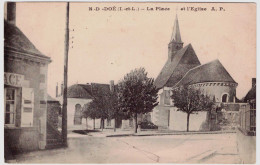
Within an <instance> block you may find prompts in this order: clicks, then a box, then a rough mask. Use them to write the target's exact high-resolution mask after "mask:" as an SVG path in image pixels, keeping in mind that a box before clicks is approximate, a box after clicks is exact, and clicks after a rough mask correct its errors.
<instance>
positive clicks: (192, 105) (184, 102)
mask: <svg viewBox="0 0 260 165" xmlns="http://www.w3.org/2000/svg"><path fill="white" fill-rule="evenodd" d="M172 92H173V94H172V96H171V98H172V99H173V103H174V106H175V107H177V108H178V110H180V111H182V112H185V113H187V132H188V131H189V119H190V114H192V113H194V112H197V111H210V110H211V108H212V106H213V105H214V101H213V100H211V99H210V97H209V96H208V95H205V94H203V93H202V92H201V90H200V89H197V88H194V87H191V86H181V87H178V88H175V89H173V91H172Z"/></svg>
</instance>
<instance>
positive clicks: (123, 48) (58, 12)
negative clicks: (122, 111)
mask: <svg viewBox="0 0 260 165" xmlns="http://www.w3.org/2000/svg"><path fill="white" fill-rule="evenodd" d="M105 6H108V7H109V6H116V7H132V6H135V7H139V8H145V9H146V8H147V7H168V8H170V10H169V11H146V10H144V11H89V7H105ZM183 7H206V8H207V9H208V10H207V11H198V12H194V11H181V8H183ZM211 7H215V8H218V7H223V8H224V9H225V11H214V12H213V11H209V10H210V9H211ZM65 8H66V4H65V3H46V2H45V3H38V2H36V3H17V26H18V27H19V28H20V29H21V30H22V31H23V32H24V34H25V35H26V36H27V37H28V38H29V39H30V40H31V41H32V42H33V43H34V45H35V46H36V47H37V48H38V50H40V51H41V52H42V53H43V54H44V55H46V56H49V57H51V59H52V63H51V64H49V72H48V92H49V94H50V95H52V96H54V95H55V86H56V83H57V82H59V84H60V82H61V81H62V80H63V61H64V34H65V31H64V30H65ZM176 9H177V13H178V18H179V25H180V31H181V37H182V41H183V42H184V46H185V45H187V44H189V43H191V44H192V46H193V48H194V50H195V52H196V54H197V56H198V58H199V60H200V62H201V63H202V64H204V63H207V62H210V61H212V60H215V59H219V60H220V62H221V63H222V64H223V65H224V67H225V68H226V69H227V71H228V72H229V73H230V75H231V76H232V77H233V78H234V80H235V81H236V82H237V83H238V87H237V96H238V98H242V97H243V96H245V94H246V93H247V92H248V90H249V89H250V88H251V78H252V77H256V8H255V4H253V3H248V4H246V3H236V4H230V3H222V4H221V3H212V4H206V3H197V4H196V3H190V4H188V3H136V4H133V3H117V4H115V3H106V4H105V3H71V6H70V29H71V32H70V35H71V37H72V36H73V38H74V39H71V40H70V50H69V73H68V76H69V78H68V84H69V85H72V84H75V83H88V82H97V83H109V81H110V80H115V82H116V83H117V81H118V80H119V79H121V78H122V77H123V76H124V75H125V74H126V73H128V72H129V71H130V70H132V69H134V68H137V67H144V68H145V69H146V71H148V73H149V76H150V77H153V78H156V77H157V75H158V74H159V72H160V71H161V69H162V67H163V65H164V63H165V62H166V60H167V57H168V43H169V41H170V38H171V33H172V28H173V24H174V19H175V15H176ZM72 29H74V31H72ZM72 41H73V44H72ZM72 46H73V48H72Z"/></svg>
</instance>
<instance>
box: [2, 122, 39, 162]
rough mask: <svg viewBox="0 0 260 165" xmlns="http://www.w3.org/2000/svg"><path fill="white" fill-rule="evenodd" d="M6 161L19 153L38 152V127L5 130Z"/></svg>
mask: <svg viewBox="0 0 260 165" xmlns="http://www.w3.org/2000/svg"><path fill="white" fill-rule="evenodd" d="M4 138H5V143H4V146H5V159H9V158H11V157H12V156H13V155H16V154H18V153H22V152H27V151H33V150H37V149H38V148H39V147H38V141H39V132H38V129H37V127H28V128H18V127H15V128H12V129H5V130H4Z"/></svg>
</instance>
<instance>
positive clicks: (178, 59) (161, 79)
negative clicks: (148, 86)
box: [154, 44, 200, 88]
mask: <svg viewBox="0 0 260 165" xmlns="http://www.w3.org/2000/svg"><path fill="white" fill-rule="evenodd" d="M185 55H186V59H185V60H182V59H183V57H184V56H185ZM189 58H191V59H192V60H189ZM182 63H183V64H185V65H181V64H182ZM198 65H200V62H199V59H198V58H197V56H196V53H195V51H194V49H193V48H192V46H191V44H189V45H187V46H185V47H184V48H182V49H180V50H178V51H177V52H176V54H175V55H174V57H173V59H172V60H171V59H168V60H167V61H166V63H165V65H164V67H163V68H162V70H161V72H160V74H159V75H158V76H157V78H156V79H155V81H154V84H155V86H156V87H157V88H162V87H164V86H165V85H168V86H174V85H175V83H177V82H178V81H179V80H180V79H181V78H182V76H183V75H184V74H185V73H186V72H187V71H188V70H189V69H191V68H193V67H195V66H198ZM176 68H177V69H178V70H179V71H181V72H174V71H175V70H176ZM168 82H171V83H169V84H167V83H168Z"/></svg>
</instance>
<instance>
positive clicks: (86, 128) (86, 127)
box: [86, 117, 88, 129]
mask: <svg viewBox="0 0 260 165" xmlns="http://www.w3.org/2000/svg"><path fill="white" fill-rule="evenodd" d="M86 129H88V118H87V117H86Z"/></svg>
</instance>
